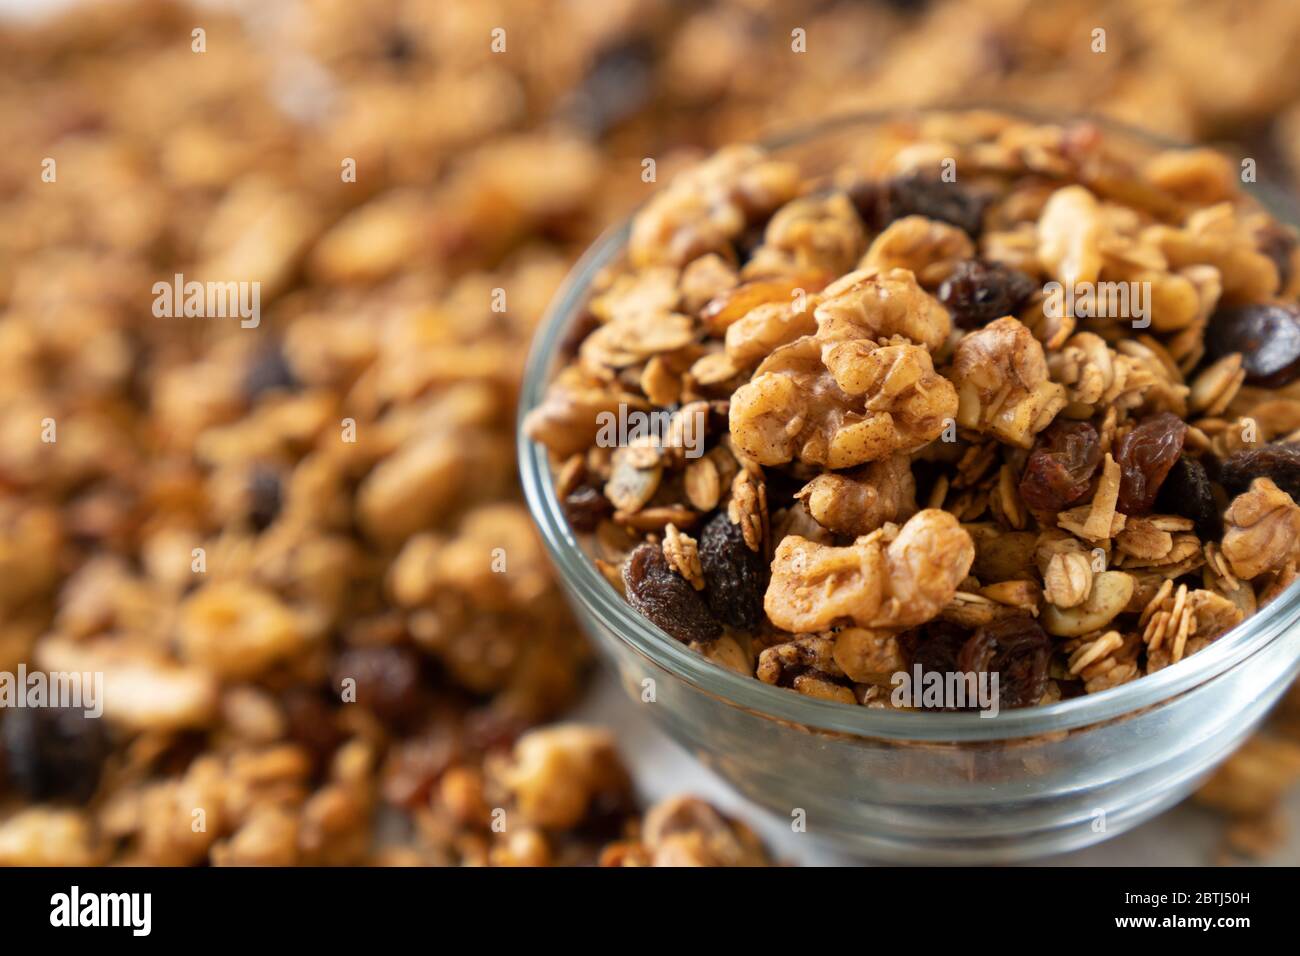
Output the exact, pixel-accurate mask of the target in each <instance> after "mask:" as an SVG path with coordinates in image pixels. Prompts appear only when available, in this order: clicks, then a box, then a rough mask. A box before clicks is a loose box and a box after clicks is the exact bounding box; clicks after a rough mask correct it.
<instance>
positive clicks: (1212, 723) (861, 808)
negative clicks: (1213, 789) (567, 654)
mask: <svg viewBox="0 0 1300 956" xmlns="http://www.w3.org/2000/svg"><path fill="white" fill-rule="evenodd" d="M575 605H576V606H577V609H578V613H579V615H580V616H581V617H582V619H583V623H584V624H585V626H586V628H587V630H588V632H589V633H590V634H592V635H593V636H594V637H595V639H596V640H597V641H598V642H599V644H600V646H601V648H602V650H603V652H604V653H605V655H606V656H607V657H608V658H609V659H610V660H611V661H612V662H613V663H614V666H615V668H616V670H617V672H618V675H619V679H620V682H621V683H622V685H623V686H624V688H625V690H626V691H627V693H628V695H629V696H630V697H631V699H632V700H633V701H635V702H636V704H635V706H639V707H643V708H645V709H646V714H647V717H648V718H649V719H652V720H654V721H655V722H656V723H658V724H659V725H660V726H661V727H663V728H664V729H665V730H666V731H667V732H668V733H669V734H670V735H671V736H672V737H673V738H674V739H675V740H676V741H677V743H678V744H680V745H681V746H682V747H684V748H685V749H686V750H687V751H688V752H689V753H691V754H692V755H693V756H694V757H696V758H697V759H698V760H699V761H700V762H701V763H702V764H703V765H705V766H706V767H709V768H710V769H711V770H713V771H714V772H715V773H717V774H718V775H719V776H721V777H722V778H723V779H724V780H726V781H727V782H728V783H729V784H731V785H732V786H734V787H735V788H736V789H737V790H738V791H739V792H741V793H742V794H744V795H745V796H746V797H748V798H749V799H751V800H753V801H754V802H755V803H758V804H759V805H761V806H764V807H766V808H767V809H769V810H771V811H772V812H773V813H774V814H776V815H777V816H779V817H781V818H784V819H792V814H794V813H795V811H796V810H802V811H803V814H804V816H805V818H806V825H807V830H808V832H809V833H810V834H812V835H813V836H815V837H821V838H824V839H827V840H830V841H832V842H833V843H834V844H835V845H836V846H837V847H838V848H839V849H841V850H843V851H848V852H852V853H856V854H861V855H864V856H868V857H872V858H876V859H887V860H897V861H900V862H913V863H915V862H948V863H952V862H966V863H975V862H981V863H991V862H1009V861H1013V860H1024V859H1031V858H1034V857H1038V856H1043V855H1046V854H1049V853H1059V852H1064V851H1067V850H1071V849H1077V848H1079V847H1083V846H1087V845H1089V844H1092V843H1096V842H1099V841H1101V840H1104V839H1107V838H1109V837H1111V836H1114V835H1116V834H1118V833H1121V832H1123V831H1124V830H1126V829H1128V828H1130V827H1132V826H1135V825H1136V824H1138V823H1141V822H1142V821H1144V820H1146V819H1148V818H1149V817H1151V816H1153V815H1155V814H1156V813H1158V812H1159V811H1161V810H1163V809H1165V808H1166V807H1168V806H1171V805H1172V804H1173V803H1175V802H1177V801H1178V800H1180V799H1182V798H1183V797H1184V796H1186V795H1187V794H1188V793H1189V792H1190V791H1191V790H1192V789H1193V788H1194V787H1195V786H1196V785H1197V784H1198V783H1199V782H1200V781H1201V780H1202V779H1204V777H1205V776H1206V775H1207V774H1208V773H1209V772H1210V771H1211V770H1212V769H1213V768H1214V766H1215V765H1216V764H1217V763H1218V762H1219V761H1221V760H1222V759H1223V758H1224V757H1225V756H1226V755H1227V754H1228V753H1230V752H1231V751H1232V750H1233V749H1234V748H1235V747H1237V746H1238V745H1239V744H1240V743H1241V742H1242V741H1243V740H1244V739H1245V738H1246V736H1247V735H1249V734H1250V733H1251V732H1252V730H1253V729H1254V728H1255V727H1256V726H1257V725H1258V723H1259V722H1260V721H1261V720H1262V719H1263V717H1264V716H1265V714H1266V713H1267V712H1268V710H1269V709H1270V708H1271V707H1272V705H1273V704H1274V703H1275V702H1276V701H1277V699H1278V698H1279V697H1280V695H1281V694H1282V693H1283V692H1284V691H1285V689H1286V688H1287V686H1289V684H1290V682H1291V681H1292V680H1293V679H1294V678H1295V676H1296V672H1297V669H1300V663H1298V662H1297V661H1298V659H1300V630H1298V629H1292V630H1291V631H1289V632H1288V633H1287V634H1286V635H1285V637H1284V639H1283V640H1280V641H1276V642H1273V643H1272V644H1270V645H1269V646H1268V647H1267V648H1266V649H1265V650H1264V651H1262V652H1261V653H1259V654H1256V655H1254V656H1253V657H1251V658H1250V659H1249V660H1248V661H1246V662H1245V663H1244V664H1243V665H1241V666H1240V667H1238V668H1235V669H1233V670H1231V671H1229V672H1227V673H1225V674H1222V675H1220V676H1218V677H1216V678H1214V679H1213V680H1210V681H1208V682H1205V683H1202V684H1201V685H1200V686H1198V687H1196V688H1195V689H1193V690H1191V691H1189V692H1187V693H1185V694H1182V695H1180V696H1178V697H1176V698H1175V699H1173V700H1171V701H1168V702H1166V703H1164V704H1161V705H1159V706H1157V707H1153V708H1150V709H1148V710H1146V711H1143V712H1140V713H1137V714H1133V715H1131V716H1130V717H1129V718H1128V719H1125V720H1120V721H1113V722H1110V723H1106V724H1101V725H1098V726H1095V727H1090V728H1088V729H1085V730H1082V731H1078V732H1073V733H1056V734H1048V735H1043V736H1039V737H1036V738H1030V739H1026V740H1023V741H1018V742H1016V743H1015V744H1014V745H1005V744H993V745H979V744H970V743H967V744H961V745H954V744H924V743H916V742H911V743H900V742H897V741H889V740H880V739H869V738H864V737H859V736H850V735H843V734H834V733H827V732H825V731H822V730H817V729H814V728H809V727H806V726H803V725H801V724H797V723H793V722H789V721H782V720H777V719H773V718H772V717H771V716H769V715H767V714H763V713H759V712H756V711H751V710H746V709H744V708H741V707H738V706H736V705H735V704H734V703H733V702H731V701H728V700H726V699H725V698H722V697H719V696H718V695H717V694H714V693H711V692H710V691H709V690H708V689H706V688H703V687H700V686H697V685H695V684H692V683H689V682H686V681H682V680H680V679H678V678H677V676H676V675H675V674H674V673H673V672H672V671H670V670H667V669H666V668H664V667H663V665H662V664H661V663H660V662H658V661H656V660H655V659H653V658H651V657H650V656H647V655H645V654H643V653H641V652H640V651H639V650H638V649H637V648H636V647H634V646H633V645H632V644H631V643H629V642H627V641H625V640H624V639H623V638H622V636H621V635H618V634H615V633H613V632H612V631H611V630H610V629H609V628H608V627H606V626H605V625H604V624H603V623H602V622H601V621H600V620H598V619H597V618H595V617H594V616H592V615H590V614H589V613H588V612H587V611H586V610H585V608H584V607H583V606H582V602H581V601H580V600H576V599H575ZM647 682H653V683H647ZM647 689H651V690H653V693H652V694H647V693H646V691H647ZM648 698H652V699H648ZM777 755H779V759H778V756H777Z"/></svg>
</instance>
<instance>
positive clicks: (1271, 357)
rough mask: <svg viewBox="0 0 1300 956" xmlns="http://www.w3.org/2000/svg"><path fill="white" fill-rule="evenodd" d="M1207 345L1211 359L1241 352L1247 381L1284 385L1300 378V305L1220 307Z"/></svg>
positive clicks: (1267, 386) (1253, 304)
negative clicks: (1298, 306) (1299, 306)
mask: <svg viewBox="0 0 1300 956" xmlns="http://www.w3.org/2000/svg"><path fill="white" fill-rule="evenodd" d="M1205 348H1206V354H1207V357H1208V358H1209V359H1211V360H1213V359H1218V358H1222V357H1223V356H1225V355H1228V354H1230V353H1232V352H1240V353H1241V364H1242V368H1244V369H1245V370H1246V382H1247V384H1250V385H1258V386H1260V387H1262V388H1281V387H1282V386H1283V385H1287V384H1289V383H1291V382H1293V381H1295V380H1296V378H1297V377H1300V308H1297V307H1296V306H1294V305H1290V304H1283V303H1280V302H1274V303H1259V302H1256V303H1252V304H1250V305H1239V306H1235V307H1229V308H1223V309H1219V310H1218V311H1217V312H1215V313H1214V315H1213V316H1212V317H1211V318H1210V325H1209V328H1207V329H1206V330H1205Z"/></svg>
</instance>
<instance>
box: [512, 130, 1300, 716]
mask: <svg viewBox="0 0 1300 956" xmlns="http://www.w3.org/2000/svg"><path fill="white" fill-rule="evenodd" d="M899 121H900V120H899V118H898V117H897V116H895V115H893V114H868V115H866V116H864V117H844V118H839V119H836V120H834V121H831V122H830V123H829V124H822V125H820V126H818V127H814V128H811V129H810V130H807V131H804V132H803V133H801V134H800V135H798V136H794V137H786V138H784V139H783V140H782V141H781V145H782V150H783V151H786V152H788V151H791V150H798V149H805V150H811V151H812V152H814V153H817V154H818V159H817V160H816V161H817V162H819V163H825V162H827V161H828V160H827V157H828V156H829V155H830V154H832V153H833V150H829V149H825V150H824V149H821V147H822V143H821V142H820V141H819V137H821V136H822V135H823V133H824V132H825V131H826V130H829V131H830V132H831V133H833V134H834V135H845V134H849V133H852V134H853V135H854V136H860V135H861V130H862V127H863V126H865V127H867V128H870V127H872V126H873V125H878V124H880V123H884V122H899ZM1099 122H1103V123H1104V124H1105V125H1107V126H1108V127H1111V128H1115V129H1118V130H1120V131H1121V132H1122V133H1123V135H1126V136H1130V137H1133V138H1134V139H1135V141H1136V142H1138V143H1142V142H1145V143H1146V146H1147V148H1150V147H1151V146H1152V145H1153V144H1157V145H1160V146H1164V145H1169V144H1166V143H1164V142H1161V141H1158V140H1154V139H1153V138H1151V137H1146V136H1143V135H1142V134H1139V133H1135V132H1133V131H1131V130H1128V129H1125V128H1123V127H1116V126H1115V124H1111V123H1106V122H1105V121H1099ZM1174 145H1177V144H1174ZM1265 189H1267V187H1265ZM1261 198H1263V197H1261ZM1271 198H1273V199H1277V198H1278V197H1277V196H1276V195H1272V196H1271ZM1279 202H1280V200H1279ZM1282 205H1283V206H1284V208H1283V210H1282V212H1283V215H1284V216H1287V217H1288V218H1289V213H1291V212H1293V211H1294V206H1293V205H1291V204H1289V203H1286V204H1282ZM1270 206H1272V203H1270ZM629 231H630V221H629V222H625V223H624V224H623V225H622V226H620V227H618V228H615V229H613V230H611V231H609V232H608V233H606V234H605V235H604V236H602V237H601V239H600V240H599V241H598V242H597V243H595V244H594V245H593V246H592V248H591V249H590V250H589V251H588V253H587V254H586V255H585V256H584V257H583V258H582V259H581V260H580V261H579V263H578V264H577V265H576V266H575V267H574V269H573V271H572V273H571V274H570V276H569V278H568V279H567V280H566V282H565V285H564V287H563V288H562V289H561V291H560V292H559V294H558V295H557V297H556V299H555V301H554V304H553V305H552V307H551V309H550V310H548V313H547V315H546V317H545V318H544V320H543V324H542V328H541V330H540V332H539V334H538V336H537V337H536V338H535V340H534V344H533V348H532V352H531V354H530V356H529V359H528V364H527V368H526V373H525V379H524V383H523V389H522V393H521V397H520V421H521V422H522V420H523V416H524V415H526V414H527V412H528V411H529V410H531V409H532V408H533V407H534V406H536V405H537V404H538V403H540V401H541V400H542V397H543V394H544V392H545V388H546V385H547V383H548V381H549V380H550V378H551V376H552V373H553V372H554V370H555V363H556V361H557V353H558V351H559V345H560V342H561V341H562V340H563V338H564V335H565V333H566V331H567V329H568V328H569V327H570V324H571V323H572V322H573V320H574V319H575V318H576V316H577V315H578V313H579V311H580V310H581V309H582V308H583V307H584V306H585V298H586V290H587V289H588V287H589V285H590V283H591V281H592V279H593V278H594V277H595V275H596V274H597V272H598V271H599V270H600V269H601V268H602V267H604V266H605V265H607V264H609V263H611V262H612V261H613V260H614V259H615V258H617V256H618V255H619V254H620V252H621V250H622V248H623V246H624V245H625V243H626V240H627V236H628V233H629ZM518 451H519V462H520V471H521V477H522V481H523V486H524V492H525V495H526V497H527V500H528V503H529V506H530V508H531V509H532V512H533V515H534V517H535V519H536V520H537V522H538V524H539V526H540V529H541V532H542V536H543V538H544V540H545V542H546V546H547V548H548V550H549V551H550V553H551V555H552V558H553V559H554V561H555V562H556V565H557V566H558V568H559V570H560V574H561V577H562V578H563V580H564V583H565V587H566V588H567V589H568V590H569V591H570V593H571V595H572V596H573V597H574V599H575V600H576V602H577V605H578V607H579V608H580V609H581V611H582V613H583V616H584V617H585V618H587V619H589V621H590V622H591V623H593V624H594V625H597V626H599V627H600V628H602V629H603V630H604V631H605V632H606V633H608V634H613V635H617V637H618V639H619V640H620V641H623V642H626V643H627V644H629V645H631V646H632V648H634V649H635V650H636V652H637V653H638V654H640V655H642V656H643V657H645V658H647V659H649V660H652V661H654V662H655V664H656V665H657V666H659V667H661V668H663V669H664V670H665V671H666V672H669V673H672V674H674V675H676V676H677V677H678V678H680V679H682V680H684V681H686V682H687V683H688V684H690V685H691V686H693V687H695V688H697V689H699V690H700V691H702V692H704V693H707V694H710V695H713V696H715V697H717V698H719V699H725V700H727V701H729V702H730V703H731V704H732V705H733V706H734V707H735V708H737V709H739V710H741V711H757V712H762V713H765V714H768V715H770V716H771V717H772V718H774V719H776V720H781V721H788V722H791V723H794V724H799V725H803V726H807V727H812V728H819V729H822V730H824V731H828V732H836V733H845V734H854V735H860V736H864V737H875V738H893V739H897V740H904V741H906V740H912V741H994V740H1004V739H1011V738H1022V737H1032V736H1034V735H1038V734H1043V733H1049V732H1056V731H1063V730H1071V729H1077V728H1081V727H1086V726H1090V725H1093V724H1098V723H1102V722H1105V721H1110V720H1114V719H1116V718H1120V717H1122V716H1124V715H1126V714H1129V713H1132V712H1135V711H1140V710H1143V709H1144V708H1150V707H1153V706H1155V705H1158V704H1160V703H1162V702H1164V701H1168V700H1170V699H1171V698H1174V697H1176V696H1177V695H1179V694H1185V693H1186V692H1188V691H1190V690H1191V689H1193V688H1195V687H1197V686H1198V685H1201V684H1203V683H1205V682H1206V681H1209V680H1212V679H1213V678H1215V677H1216V676H1218V675H1220V674H1223V673H1224V672H1226V671H1229V670H1231V669H1232V668H1234V667H1237V666H1239V665H1241V664H1242V663H1243V662H1244V661H1246V660H1247V659H1248V658H1250V656H1251V655H1252V654H1258V653H1260V652H1261V651H1262V650H1263V649H1265V648H1266V647H1268V646H1269V645H1271V644H1272V643H1274V642H1276V641H1277V640H1278V639H1279V638H1280V637H1282V636H1283V635H1284V634H1285V632H1286V630H1287V628H1288V627H1290V626H1292V625H1293V624H1294V622H1296V621H1297V619H1300V582H1297V584H1294V585H1292V587H1291V588H1289V589H1288V590H1287V591H1286V592H1285V593H1284V594H1282V595H1281V596H1279V597H1278V598H1277V599H1275V600H1274V601H1273V602H1272V603H1270V604H1269V605H1268V606H1267V607H1265V608H1264V609H1263V610H1262V611H1260V612H1259V613H1257V614H1256V615H1254V616H1253V617H1251V618H1249V619H1248V620H1247V621H1245V622H1244V623H1243V624H1241V625H1239V626H1238V627H1237V628H1235V629H1234V630H1233V631H1231V632H1229V633H1228V634H1226V635H1224V636H1223V637H1221V638H1219V639H1218V640H1217V641H1215V642H1214V643H1213V644H1212V645H1211V646H1210V647H1208V648H1205V649H1203V650H1201V651H1199V652H1198V653H1196V654H1195V655H1192V656H1191V657H1189V658H1187V659H1186V660H1184V661H1181V662H1180V663H1178V664H1176V665H1173V666H1170V667H1167V668H1165V669H1164V670H1162V671H1160V672H1159V673H1156V674H1153V675H1148V676H1145V677H1143V678H1141V679H1140V680H1137V681H1134V682H1131V683H1129V684H1125V685H1123V686H1120V687H1116V688H1112V689H1110V690H1107V691H1103V692H1101V693H1099V694H1090V695H1085V696H1083V697H1079V698H1075V699H1073V700H1068V701H1063V702H1060V703H1057V704H1052V705H1049V706H1045V707H1037V708H1030V709H1025V710H1016V711H1006V712H1003V713H1002V714H1000V715H998V717H996V718H993V719H983V718H980V717H979V716H978V715H976V714H966V713H958V714H949V713H943V714H934V713H925V714H917V713H911V712H892V711H883V710H873V709H867V708H860V707H849V706H846V705H843V704H835V703H830V702H827V701H820V700H815V699H812V698H808V697H801V696H799V695H797V694H794V693H792V692H790V691H787V690H783V689H779V688H775V687H771V686H769V685H767V684H764V683H762V682H760V681H756V680H754V679H752V678H746V677H743V676H741V675H738V674H735V673H733V672H731V671H728V670H726V669H724V668H721V667H718V666H716V665H714V664H712V663H711V662H709V661H707V660H706V659H704V658H703V657H701V656H699V655H697V654H694V653H693V652H691V651H689V650H688V649H686V648H685V647H684V646H682V645H681V644H679V643H678V642H676V641H674V640H673V639H672V638H670V637H669V636H668V635H666V634H664V633H663V632H662V631H660V630H659V629H658V628H656V627H655V626H654V625H652V624H651V623H650V622H649V621H647V620H646V619H645V618H643V617H641V616H640V615H638V614H637V613H636V612H635V611H633V610H632V609H631V607H630V606H628V605H627V603H626V602H625V601H624V600H623V599H622V597H621V596H620V595H619V594H618V592H617V591H616V590H615V589H614V588H613V587H612V586H611V585H610V584H609V582H608V581H606V580H605V578H604V577H603V576H602V575H601V574H600V572H599V571H598V569H597V568H596V567H595V565H594V564H593V563H592V561H591V560H590V559H589V558H588V557H587V556H586V554H585V553H584V551H583V549H582V547H581V545H580V544H579V542H578V541H577V539H576V538H575V537H574V535H573V534H572V531H571V530H570V528H569V526H568V522H567V521H566V519H565V518H564V515H563V513H562V511H561V508H560V505H559V501H558V498H557V496H556V495H555V492H554V485H553V481H552V475H551V471H550V467H549V462H548V460H547V454H546V451H545V449H544V448H542V447H541V446H540V445H537V444H535V443H533V442H531V441H529V440H528V438H527V437H526V436H525V435H524V434H523V431H522V429H520V430H519V435H518ZM1298 656H1300V652H1298Z"/></svg>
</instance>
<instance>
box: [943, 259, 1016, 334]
mask: <svg viewBox="0 0 1300 956" xmlns="http://www.w3.org/2000/svg"><path fill="white" fill-rule="evenodd" d="M1036 288H1037V283H1035V282H1034V280H1033V279H1031V278H1030V277H1029V276H1027V275H1025V273H1023V272H1021V271H1020V270H1019V269H1012V268H1011V267H1010V266H1004V265H1002V264H1001V263H997V262H981V261H980V260H979V259H965V260H963V261H961V262H959V263H957V265H956V267H955V268H954V269H953V271H952V274H951V275H949V276H948V278H947V279H944V280H943V284H942V285H940V286H939V301H940V302H942V303H943V304H944V306H945V307H946V308H947V309H948V312H949V314H950V315H951V316H952V320H953V321H954V322H956V323H957V324H958V325H959V326H961V327H962V328H963V329H978V328H981V327H982V326H985V325H988V324H989V323H990V322H992V321H993V320H994V319H1000V318H1002V316H1004V315H1015V314H1016V313H1017V312H1019V311H1020V308H1021V306H1023V305H1024V304H1025V302H1026V301H1028V299H1029V297H1030V296H1032V295H1033V294H1034V290H1035V289H1036Z"/></svg>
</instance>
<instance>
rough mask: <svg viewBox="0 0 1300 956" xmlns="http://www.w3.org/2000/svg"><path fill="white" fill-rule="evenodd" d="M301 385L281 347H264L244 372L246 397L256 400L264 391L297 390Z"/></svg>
mask: <svg viewBox="0 0 1300 956" xmlns="http://www.w3.org/2000/svg"><path fill="white" fill-rule="evenodd" d="M298 387H299V382H298V379H297V377H296V376H295V375H294V374H293V369H291V368H290V367H289V361H288V359H286V358H285V356H284V351H283V350H282V349H280V348H279V347H271V348H268V349H263V350H262V351H261V352H258V353H257V355H255V356H254V357H253V361H252V363H251V364H250V365H249V366H248V370H247V371H246V372H245V373H244V397H245V398H246V399H247V400H248V401H250V402H251V401H255V400H256V399H258V398H260V397H261V396H262V394H263V393H265V392H270V391H276V390H280V391H285V392H292V391H296V390H297V389H298Z"/></svg>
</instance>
